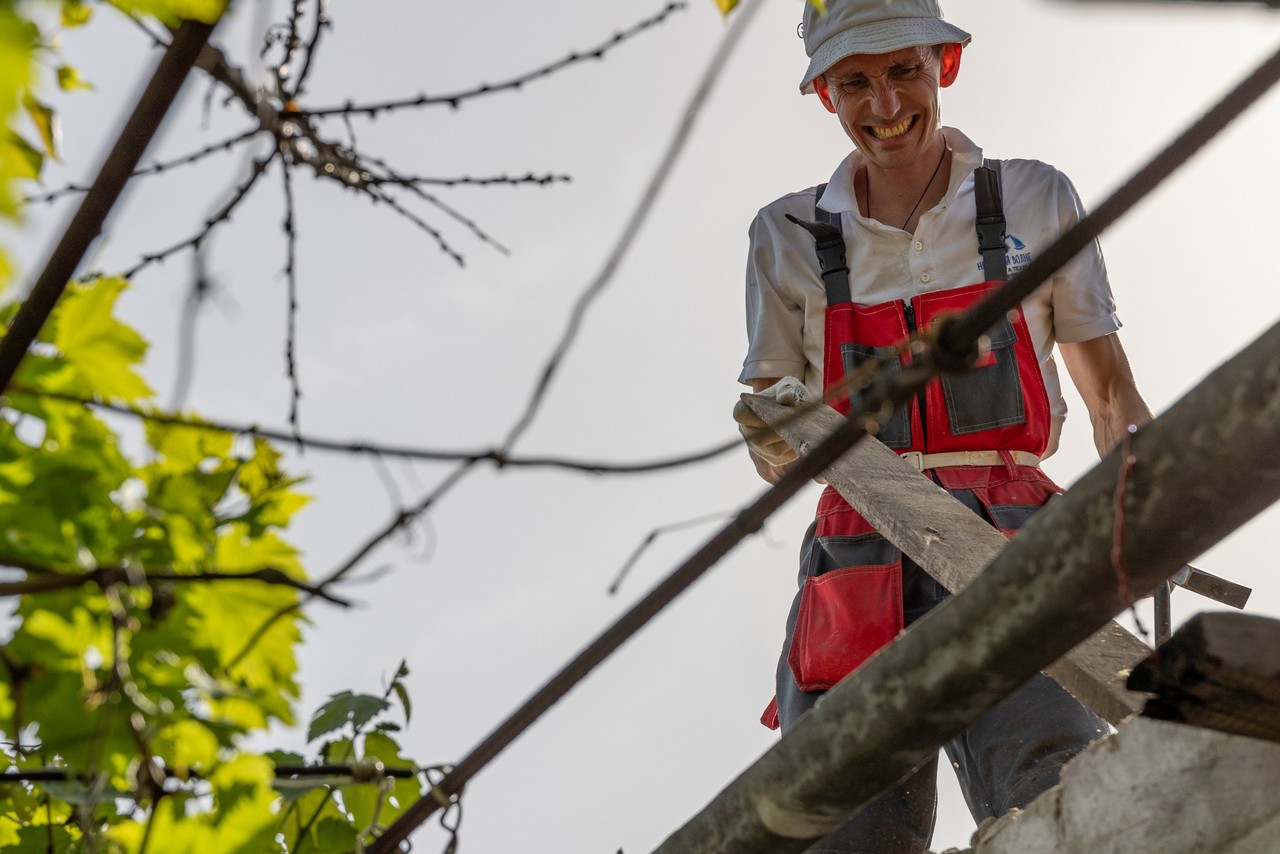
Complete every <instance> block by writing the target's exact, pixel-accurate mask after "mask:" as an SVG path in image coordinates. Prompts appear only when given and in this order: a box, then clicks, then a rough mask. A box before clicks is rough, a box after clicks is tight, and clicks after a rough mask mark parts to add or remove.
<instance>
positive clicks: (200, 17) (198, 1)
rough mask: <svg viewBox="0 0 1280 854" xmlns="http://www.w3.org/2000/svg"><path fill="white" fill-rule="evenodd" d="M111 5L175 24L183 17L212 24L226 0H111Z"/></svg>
mask: <svg viewBox="0 0 1280 854" xmlns="http://www.w3.org/2000/svg"><path fill="white" fill-rule="evenodd" d="M111 5H113V6H117V7H119V8H120V9H123V10H124V11H125V12H132V13H136V14H140V15H152V16H154V17H156V18H159V19H160V20H161V21H163V22H164V23H165V24H168V25H170V26H176V25H177V24H178V22H179V21H181V20H182V19H183V18H191V19H194V20H197V21H204V22H205V23H207V24H212V23H213V22H214V21H216V20H218V17H219V16H220V15H222V12H223V10H224V9H226V6H227V4H226V0H111Z"/></svg>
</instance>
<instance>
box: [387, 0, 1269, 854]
mask: <svg viewBox="0 0 1280 854" xmlns="http://www.w3.org/2000/svg"><path fill="white" fill-rule="evenodd" d="M747 8H751V7H749V6H748V7H747ZM744 11H745V10H744ZM1277 79H1280V51H1277V52H1276V53H1274V54H1273V55H1272V56H1271V57H1270V58H1269V59H1267V60H1266V61H1265V62H1264V63H1263V64H1262V65H1261V66H1260V67H1259V68H1258V69H1257V70H1256V71H1254V72H1253V73H1252V74H1250V75H1249V76H1248V77H1246V78H1245V80H1244V81H1242V82H1241V83H1240V84H1238V85H1237V86H1236V87H1235V89H1233V90H1232V91H1231V92H1230V93H1228V94H1227V96H1226V97H1224V98H1223V99H1222V100H1221V101H1220V102H1219V103H1218V104H1217V105H1215V106H1214V107H1213V108H1212V109H1210V110H1209V112H1208V113H1206V114H1205V115H1204V116H1203V117H1201V118H1200V119H1199V120H1197V121H1196V122H1195V123H1194V124H1193V125H1192V126H1191V127H1190V128H1188V129H1187V130H1186V131H1185V132H1184V133H1182V134H1181V135H1179V136H1178V137H1177V138H1176V139H1175V140H1174V141H1173V142H1171V143H1170V144H1169V145H1168V146H1167V147H1166V148H1165V149H1164V150H1163V151H1162V152H1161V153H1160V154H1158V155H1157V156H1156V157H1155V158H1154V159H1153V160H1152V161H1151V162H1150V163H1148V164H1147V165H1146V166H1144V167H1143V168H1142V169H1141V170H1139V171H1138V172H1137V173H1136V174H1135V175H1134V176H1133V177H1132V178H1130V179H1129V181H1127V182H1126V183H1125V184H1124V185H1123V186H1122V187H1121V188H1120V189H1118V190H1117V191H1116V192H1115V193H1113V194H1112V195H1111V196H1110V197H1109V198H1108V199H1107V200H1106V201H1104V202H1103V203H1102V205H1100V206H1099V208H1098V210H1097V211H1095V212H1094V213H1090V214H1087V215H1086V216H1084V217H1083V218H1082V219H1080V220H1079V221H1078V222H1077V223H1076V224H1075V225H1074V226H1072V227H1071V228H1070V229H1068V230H1067V232H1066V233H1065V234H1063V235H1061V236H1060V237H1059V238H1058V239H1057V240H1056V241H1054V243H1053V244H1052V245H1051V246H1050V247H1049V248H1048V249H1047V250H1046V251H1045V253H1044V254H1043V255H1040V256H1039V257H1038V258H1037V259H1036V261H1033V262H1032V263H1031V264H1029V265H1028V266H1027V267H1026V268H1024V269H1023V270H1022V271H1021V272H1019V273H1018V274H1017V275H1015V276H1014V277H1013V278H1012V279H1011V280H1009V282H1008V283H1007V284H1005V285H1004V286H1002V287H1001V288H998V289H996V290H995V291H993V292H992V293H990V294H989V295H987V296H986V297H984V298H983V299H982V301H981V302H979V303H977V304H976V305H974V306H973V307H971V308H970V309H968V310H966V311H965V312H963V313H960V314H955V315H951V316H949V317H948V318H945V319H943V320H942V321H940V322H939V323H938V324H937V325H935V326H934V328H933V330H932V332H931V333H930V334H929V335H928V336H927V337H926V338H923V339H921V342H922V344H923V345H924V346H922V347H921V348H920V358H919V359H918V360H917V361H916V362H914V363H913V364H912V365H911V366H909V367H907V368H905V369H902V370H901V372H900V373H899V374H898V375H897V377H896V378H894V379H892V380H886V381H885V382H876V383H874V384H873V386H872V388H871V389H870V392H869V394H868V396H867V399H866V410H865V412H864V411H857V410H853V411H851V412H850V415H849V417H848V418H847V419H845V420H844V421H842V422H841V424H840V426H839V427H838V428H837V429H836V430H835V431H833V432H832V434H831V435H830V436H828V437H827V438H826V439H824V440H823V441H822V442H821V443H819V444H818V446H817V447H816V448H814V449H812V450H811V451H810V452H809V453H808V454H807V455H806V456H803V457H800V458H799V459H798V460H797V462H796V463H795V464H794V466H793V467H792V468H791V469H789V470H788V471H787V472H786V473H785V474H784V475H783V476H782V478H781V479H780V480H779V481H778V482H777V483H776V484H775V485H774V486H772V487H771V488H769V489H767V490H766V491H765V492H764V494H763V495H761V496H760V497H759V498H758V499H756V500H755V501H754V502H752V503H751V504H750V505H749V506H748V507H746V508H744V509H743V510H742V511H740V512H739V513H738V514H737V515H736V516H735V517H734V519H733V520H732V521H731V522H730V523H729V524H728V525H726V526H725V527H724V528H722V529H721V530H720V531H719V532H717V533H716V534H715V535H714V536H713V537H712V538H711V539H710V540H708V541H707V543H706V544H704V545H703V546H702V547H701V548H700V549H698V550H697V552H695V553H694V554H693V555H692V556H691V557H690V558H688V559H687V560H686V561H684V562H683V563H682V564H681V565H680V566H679V567H677V568H676V569H675V570H673V571H672V572H671V574H670V575H668V576H667V578H666V579H664V580H663V581H662V582H661V583H659V584H658V585H657V586H656V587H654V588H653V589H652V590H651V591H650V592H649V593H648V594H647V595H646V596H645V597H643V598H642V599H641V600H640V601H639V602H637V603H636V605H634V606H633V607H632V608H631V609H630V610H628V611H627V612H626V613H625V614H623V615H622V616H621V617H619V618H618V620H617V621H615V622H614V623H613V625H611V626H610V627H609V628H607V629H606V630H605V631H604V632H603V633H601V634H600V635H599V636H597V637H596V639H595V640H594V641H592V642H591V643H590V644H589V645H588V646H587V647H586V648H585V649H584V650H583V651H582V652H580V653H579V654H578V655H577V656H576V657H575V658H574V659H573V660H572V661H570V662H569V663H568V664H566V665H565V666H564V667H563V668H561V669H560V671H559V672H557V673H556V674H555V675H554V676H552V677H551V678H550V679H549V680H548V681H547V682H546V683H544V684H543V686H542V687H541V688H539V689H538V690H537V691H536V692H535V693H534V694H533V695H532V696H531V697H530V698H529V699H528V700H526V701H525V703H524V704H523V705H522V706H520V707H519V708H518V709H516V710H515V711H514V712H513V713H512V714H511V715H509V716H508V717H507V718H506V719H505V720H504V721H503V722H502V723H500V724H499V725H498V726H497V727H496V728H495V729H494V730H493V731H492V732H491V733H490V734H489V735H488V736H486V737H485V738H484V740H483V741H481V742H480V744H479V745H477V746H476V747H475V748H473V749H472V751H471V752H470V753H469V754H467V756H466V757H465V758H463V760H462V761H461V762H459V763H458V765H457V766H456V767H455V768H454V770H453V771H452V772H451V773H450V774H449V775H448V776H447V777H446V778H445V779H444V780H443V781H442V782H441V783H440V785H439V788H440V789H441V790H442V791H443V792H444V793H445V794H446V795H449V796H455V795H457V794H458V793H459V792H461V791H462V789H463V787H464V786H465V785H466V784H467V782H468V781H470V780H471V778H472V777H474V776H475V774H476V773H478V772H479V771H480V769H482V768H484V767H485V766H486V765H488V764H489V762H491V761H492V760H493V759H494V758H495V757H496V756H497V755H498V754H499V753H500V752H502V750H504V749H505V748H506V747H507V746H508V745H509V744H511V742H512V741H514V740H515V739H516V738H517V737H518V736H519V735H521V734H522V733H523V732H524V731H525V730H527V729H528V728H529V727H530V726H532V725H533V723H534V722H535V721H536V720H537V719H538V718H540V717H541V716H542V715H543V714H544V713H545V712H546V711H547V710H549V709H550V708H551V707H552V706H553V705H554V704H555V703H556V702H557V701H559V700H560V699H561V698H562V697H563V696H564V695H565V694H566V693H568V692H569V690H570V689H571V688H573V687H574V686H575V685H577V684H578V682H580V681H582V680H583V679H584V678H586V676H587V674H588V673H590V672H591V671H592V670H593V669H594V668H595V667H596V665H598V664H599V663H600V662H602V661H604V660H605V658H607V657H608V656H609V655H611V654H612V653H613V652H614V651H615V650H617V649H618V648H619V647H620V646H621V645H622V644H623V643H624V642H625V641H626V640H627V639H629V638H630V637H631V636H632V635H634V634H635V633H636V632H637V631H639V630H640V629H641V628H642V627H643V626H644V625H645V624H646V623H648V621H649V620H651V619H652V618H653V617H654V616H656V615H657V614H658V613H659V612H660V611H662V610H663V609H664V608H665V607H666V606H667V605H668V604H670V602H672V601H673V600H674V599H675V598H676V596H678V595H679V594H680V593H682V592H683V591H684V590H686V589H687V588H688V587H689V586H690V585H691V584H693V582H694V581H696V580H697V579H698V578H700V577H701V576H702V575H703V574H704V573H705V572H706V571H707V570H709V569H710V568H711V566H713V565H714V564H715V563H716V562H717V561H718V560H719V559H720V558H721V557H723V556H724V555H725V554H727V553H728V551H729V550H730V549H732V548H733V547H734V546H736V545H737V544H738V543H739V542H741V541H742V540H743V539H744V538H745V537H747V536H749V535H750V534H752V533H754V532H755V531H757V530H759V529H760V527H761V526H763V524H764V522H765V520H766V519H767V518H768V517H769V516H770V515H771V514H772V513H773V512H774V511H775V510H777V509H778V508H779V507H781V506H782V504H783V503H785V502H786V501H787V500H788V499H790V498H791V496H793V495H794V494H795V493H797V492H799V491H800V489H801V488H803V487H804V486H805V485H806V484H807V483H808V482H809V481H810V480H811V479H812V478H813V477H815V476H817V475H819V474H820V473H821V472H822V471H824V470H825V469H826V467H827V466H828V465H829V464H830V463H831V462H833V461H834V460H835V459H837V458H838V457H839V456H841V455H842V454H843V453H844V452H845V451H847V450H848V449H849V448H850V447H852V446H853V445H854V444H855V443H856V442H857V441H858V440H859V439H861V438H862V437H863V436H864V435H866V429H867V426H868V423H870V422H872V421H873V419H874V418H878V417H879V411H878V410H879V409H880V406H881V404H882V403H892V404H894V405H895V406H896V405H900V404H901V403H903V402H905V401H906V400H908V399H910V398H911V397H912V396H914V395H915V394H917V393H918V392H919V391H921V390H923V389H924V387H925V385H926V384H927V383H928V382H929V381H931V380H933V379H934V378H935V377H937V376H938V375H939V374H940V373H943V372H950V371H955V370H961V369H964V368H966V367H968V365H969V364H970V363H971V362H972V360H973V359H974V358H975V357H976V355H977V343H978V341H979V340H980V338H981V337H982V335H983V334H985V332H986V330H988V329H990V328H991V326H992V325H993V324H994V323H995V322H996V321H998V320H999V319H1000V318H1001V317H1003V316H1004V315H1005V313H1006V312H1008V311H1009V310H1010V308H1011V307H1016V306H1017V305H1018V304H1020V303H1021V301H1022V300H1023V299H1025V298H1026V297H1028V296H1029V295H1030V294H1031V293H1032V292H1034V291H1035V290H1036V289H1037V288H1038V287H1040V285H1042V284H1043V283H1044V282H1045V281H1047V280H1048V279H1049V277H1050V276H1052V275H1053V274H1054V273H1055V272H1057V270H1058V269H1059V268H1060V267H1061V266H1062V265H1063V264H1066V263H1067V262H1068V261H1070V259H1071V258H1072V257H1074V256H1075V254H1076V253H1077V252H1078V251H1079V250H1080V249H1081V248H1083V247H1084V246H1087V245H1088V244H1089V243H1091V242H1092V241H1094V240H1096V239H1097V237H1098V235H1099V234H1101V233H1102V232H1103V231H1104V230H1105V229H1106V228H1107V227H1108V226H1110V225H1111V224H1112V223H1113V222H1115V220H1116V219H1118V218H1119V217H1120V216H1121V215H1123V214H1124V213H1126V212H1128V211H1129V210H1130V209H1132V208H1133V206H1134V205H1136V204H1137V203H1138V202H1139V201H1140V200H1141V199H1143V198H1144V197H1145V196H1147V195H1148V194H1149V193H1150V192H1151V191H1152V190H1153V189H1155V187H1157V186H1158V185H1159V184H1160V183H1161V182H1163V181H1164V179H1165V178H1167V177H1168V176H1169V175H1170V174H1171V173H1172V172H1173V170H1174V169H1176V168H1177V167H1178V166H1180V165H1182V164H1183V163H1185V162H1186V161H1187V160H1188V159H1190V157H1191V156H1192V155H1193V154H1195V153H1196V152H1197V151H1199V150H1200V148H1201V147H1203V145H1204V144H1205V143H1206V142H1208V141H1209V140H1210V139H1212V138H1213V137H1214V136H1215V135H1216V134H1217V133H1218V132H1219V131H1221V130H1222V128H1224V127H1225V126H1226V125H1227V124H1228V123H1229V122H1230V121H1231V120H1233V119H1234V118H1236V117H1237V116H1239V115H1240V113H1242V112H1243V111H1244V110H1245V109H1246V108H1247V107H1248V106H1249V105H1251V104H1252V103H1253V102H1255V101H1256V100H1257V99H1258V98H1259V97H1261V96H1262V94H1263V93H1264V92H1266V91H1267V90H1268V89H1270V88H1271V87H1272V86H1273V85H1274V84H1275V83H1276V81H1277ZM1073 247H1074V248H1073ZM1045 258H1056V259H1058V260H1057V261H1056V262H1045V263H1039V262H1040V261H1042V260H1043V259H1045ZM438 808H439V804H438V803H437V802H436V801H435V800H434V799H432V798H422V799H420V800H418V801H416V802H415V803H414V804H413V805H412V806H411V807H410V808H409V809H408V810H406V811H405V812H404V813H403V814H402V815H401V816H400V817H399V818H398V819H396V821H395V822H394V823H393V824H392V825H391V827H389V828H388V829H387V832H386V833H385V834H384V835H383V836H381V837H379V838H378V840H377V842H376V843H375V845H373V846H371V847H370V849H369V854H391V852H392V851H395V850H396V849H397V847H398V846H399V844H400V842H402V841H403V840H405V839H406V838H407V837H408V835H409V834H410V833H411V832H412V831H413V830H414V829H415V828H416V827H417V826H418V825H420V824H421V823H422V822H424V821H426V820H427V819H428V818H429V817H430V816H431V815H432V814H434V813H435V812H436V810H437V809H438Z"/></svg>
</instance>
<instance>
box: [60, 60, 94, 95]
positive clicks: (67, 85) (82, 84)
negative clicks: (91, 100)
mask: <svg viewBox="0 0 1280 854" xmlns="http://www.w3.org/2000/svg"><path fill="white" fill-rule="evenodd" d="M57 75H58V88H59V89H61V90H62V91H63V92H92V91H93V84H92V83H90V82H89V81H88V80H85V79H84V78H83V77H81V76H80V72H79V70H77V69H76V67H75V66H74V65H65V64H64V65H59V66H58V71H57Z"/></svg>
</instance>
